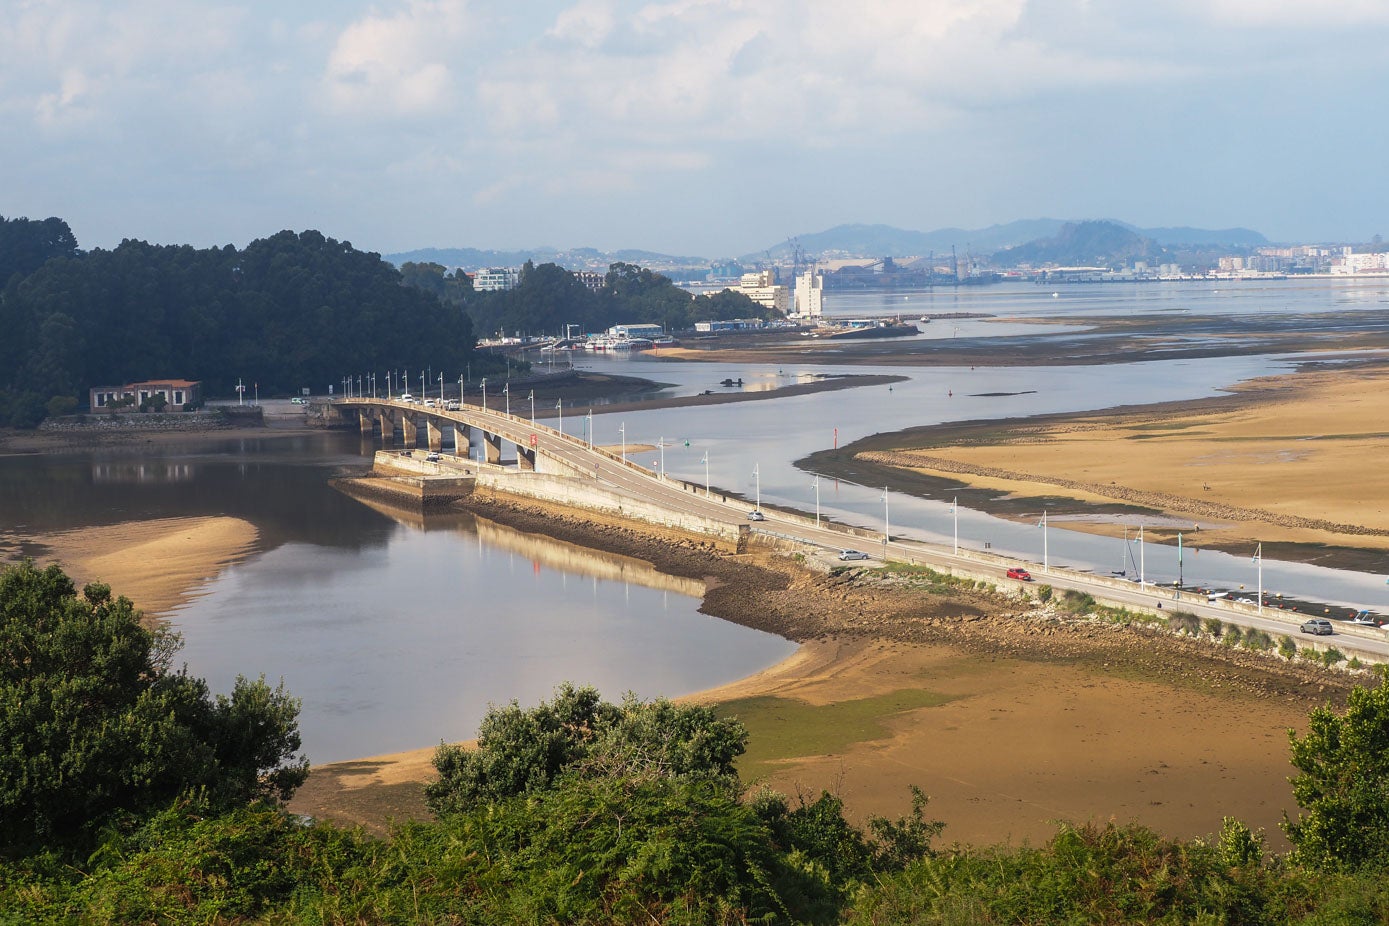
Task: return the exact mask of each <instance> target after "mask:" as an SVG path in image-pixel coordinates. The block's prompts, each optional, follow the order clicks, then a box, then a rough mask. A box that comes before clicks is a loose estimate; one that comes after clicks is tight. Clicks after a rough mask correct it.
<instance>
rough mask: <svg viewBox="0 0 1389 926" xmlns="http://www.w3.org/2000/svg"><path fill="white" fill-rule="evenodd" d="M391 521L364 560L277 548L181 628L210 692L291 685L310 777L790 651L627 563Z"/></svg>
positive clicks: (222, 585) (728, 674)
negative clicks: (498, 707) (584, 697)
mask: <svg viewBox="0 0 1389 926" xmlns="http://www.w3.org/2000/svg"><path fill="white" fill-rule="evenodd" d="M392 520H393V521H395V522H397V524H398V525H399V526H398V527H397V529H395V530H393V531H391V532H389V534H388V535H387V537H386V540H385V542H384V543H382V544H379V545H375V546H372V547H370V548H364V549H361V550H359V551H356V552H352V551H347V550H342V549H332V548H328V547H324V546H317V545H311V544H305V543H289V544H285V545H283V546H281V547H279V548H277V549H275V550H273V551H271V552H269V553H266V554H264V555H262V556H260V557H257V558H256V559H255V560H252V561H250V562H247V563H244V564H242V565H240V566H236V567H233V568H232V569H230V570H228V571H227V572H225V573H224V574H223V575H222V576H220V577H219V578H217V579H216V580H214V581H213V582H212V583H211V584H210V585H209V586H208V588H207V589H206V594H205V595H204V596H202V597H201V598H199V599H198V600H197V601H195V602H192V603H190V604H189V605H188V606H186V607H184V608H181V609H179V610H178V611H177V612H175V614H174V615H173V620H174V623H175V624H176V625H177V626H178V628H179V629H180V630H181V631H182V632H183V633H184V636H185V639H186V641H187V646H186V648H185V650H184V657H185V658H186V659H187V661H188V663H189V665H190V667H192V668H193V670H194V671H196V672H199V673H200V674H205V675H207V676H208V677H209V680H210V681H211V682H212V683H213V685H214V686H215V687H217V688H219V689H225V688H227V687H228V686H230V684H231V682H232V679H233V678H234V676H235V674H236V672H237V671H245V670H246V669H247V667H253V668H254V671H257V672H264V673H265V674H266V675H267V676H268V677H269V678H271V679H272V680H276V679H279V678H283V679H284V681H285V684H286V686H287V687H288V689H289V690H290V691H291V692H293V693H294V695H295V696H296V697H299V698H302V699H303V702H304V706H303V714H302V718H303V719H302V726H303V730H304V738H305V748H306V749H307V750H308V752H309V754H310V756H311V758H312V759H313V760H314V761H315V762H324V761H333V760H337V759H345V758H351V757H354V756H362V755H368V754H376V753H382V752H391V751H395V750H401V749H409V748H416V747H420V746H427V745H430V744H432V743H437V742H439V741H440V740H441V739H449V740H453V739H464V738H468V737H471V736H472V735H473V734H474V732H475V731H476V727H477V723H478V722H479V721H480V720H481V718H482V715H483V712H484V711H485V709H486V706H487V704H488V703H489V702H506V701H509V700H511V699H517V700H520V701H522V702H532V701H535V700H538V699H539V698H542V697H545V696H547V695H548V694H549V692H550V690H551V689H552V688H553V686H554V685H555V684H557V683H558V682H560V681H563V680H566V679H570V680H574V681H576V682H583V683H591V684H595V685H597V686H598V687H599V688H600V689H601V690H602V691H604V692H605V694H607V695H609V696H611V697H616V696H618V695H619V694H621V693H622V692H623V691H626V690H632V691H635V692H637V693H638V694H640V695H643V696H647V697H650V696H655V695H672V696H673V695H679V694H683V693H687V692H690V691H695V690H699V689H702V688H706V687H710V686H713V685H718V684H722V683H724V682H728V681H732V680H734V679H737V678H741V677H743V676H745V675H748V674H750V673H752V672H755V671H757V670H758V669H761V668H764V667H765V666H767V665H769V664H771V663H773V662H775V661H777V660H778V659H780V658H782V657H783V656H785V655H789V653H790V652H791V650H793V649H794V646H793V645H792V644H790V643H788V642H786V641H784V640H782V639H780V638H778V637H775V636H772V635H770V634H764V633H759V632H756V631H751V630H747V629H746V628H743V627H738V626H736V625H733V624H728V623H725V622H723V621H719V620H716V619H713V618H709V617H706V616H704V615H701V614H699V613H698V608H699V604H700V598H699V597H698V596H699V595H701V594H702V591H703V589H702V585H701V583H698V582H694V581H691V580H688V579H679V578H673V577H670V576H664V575H662V574H660V573H658V572H656V571H655V570H654V569H652V568H651V567H650V566H648V565H646V564H644V563H640V562H637V561H635V560H631V559H628V558H625V557H619V556H612V555H609V554H604V553H600V552H597V551H593V550H588V549H585V548H582V547H576V546H573V545H571V544H567V543H563V542H561V541H556V540H553V539H551V538H546V537H538V536H536V535H531V534H525V533H521V532H519V531H514V530H511V529H510V528H506V527H503V526H501V525H498V524H495V523H492V522H488V521H485V520H479V519H475V518H473V517H472V516H470V515H466V514H451V515H446V516H443V517H442V518H434V517H423V518H421V517H420V516H418V515H408V514H405V513H403V512H396V513H395V515H393V516H392Z"/></svg>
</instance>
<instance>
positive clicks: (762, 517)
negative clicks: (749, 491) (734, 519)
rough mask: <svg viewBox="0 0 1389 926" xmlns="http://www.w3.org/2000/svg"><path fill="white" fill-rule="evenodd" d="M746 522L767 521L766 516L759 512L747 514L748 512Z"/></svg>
mask: <svg viewBox="0 0 1389 926" xmlns="http://www.w3.org/2000/svg"><path fill="white" fill-rule="evenodd" d="M748 520H749V521H765V520H767V516H766V515H765V514H763V513H762V512H760V511H749V512H748Z"/></svg>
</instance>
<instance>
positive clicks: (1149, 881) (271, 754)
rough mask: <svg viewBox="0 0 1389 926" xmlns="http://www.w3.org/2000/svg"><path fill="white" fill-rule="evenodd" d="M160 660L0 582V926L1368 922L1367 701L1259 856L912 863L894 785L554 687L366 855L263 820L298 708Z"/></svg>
mask: <svg viewBox="0 0 1389 926" xmlns="http://www.w3.org/2000/svg"><path fill="white" fill-rule="evenodd" d="M173 642H174V641H173V640H172V638H170V637H168V636H167V635H162V634H157V633H150V632H149V631H146V630H144V629H143V628H141V627H140V626H139V623H138V615H137V614H136V613H135V612H134V610H133V609H132V608H131V606H130V602H129V601H127V600H125V599H123V598H114V597H113V596H112V594H111V591H110V589H109V588H106V587H105V586H99V585H90V586H88V587H87V588H86V589H84V590H83V593H82V594H81V595H80V596H79V595H78V594H77V593H76V591H75V589H74V588H73V586H72V583H71V582H70V581H69V580H68V579H67V577H66V576H65V575H63V573H62V572H61V570H59V569H58V568H57V567H50V568H48V569H45V570H39V569H37V568H35V567H34V566H33V565H31V564H28V563H24V564H20V565H19V566H15V567H10V568H8V569H0V743H2V744H3V748H0V923H3V924H8V923H25V924H32V923H38V924H58V923H63V924H67V923H112V922H120V923H124V922H130V923H161V924H165V923H167V924H183V923H187V924H194V923H200V924H201V923H215V924H219V923H224V924H230V923H262V924H306V926H307V924H314V926H319V924H324V923H399V924H421V923H423V924H465V923H476V924H535V923H575V924H611V923H619V924H621V923H631V924H636V923H643V924H650V923H657V924H739V923H754V922H755V923H767V924H790V923H807V924H831V923H844V924H850V926H870V924H873V926H878V924H921V926H927V924H933V926H934V924H974V923H978V924H1002V923H1016V924H1039V926H1040V924H1051V923H1077V924H1080V923H1096V924H1127V923H1133V924H1139V923H1142V924H1149V923H1170V924H1174V926H1175V924H1186V923H1210V924H1225V926H1261V924H1269V926H1272V924H1284V923H1303V924H1368V923H1383V922H1389V883H1387V882H1386V881H1385V879H1384V877H1383V869H1384V864H1385V861H1386V860H1389V786H1386V781H1389V687H1387V686H1386V685H1384V684H1381V685H1380V686H1379V687H1377V688H1358V689H1355V690H1353V691H1352V693H1351V695H1350V698H1349V701H1348V705H1347V708H1346V710H1345V711H1344V712H1343V713H1340V714H1338V713H1335V712H1333V711H1332V710H1330V709H1319V710H1317V711H1314V712H1313V715H1312V718H1311V723H1310V725H1309V728H1308V732H1307V733H1306V734H1305V735H1303V736H1297V735H1296V734H1292V735H1291V736H1290V738H1291V744H1292V763H1293V766H1294V767H1295V768H1296V769H1297V771H1298V775H1297V776H1296V777H1295V778H1294V779H1293V790H1294V795H1295V796H1296V798H1297V800H1298V803H1299V805H1300V806H1301V808H1302V813H1301V814H1300V815H1299V816H1298V818H1297V819H1296V820H1286V821H1285V823H1284V825H1283V828H1284V830H1285V832H1286V833H1287V835H1288V839H1289V841H1290V842H1291V843H1292V846H1293V849H1292V851H1291V852H1290V853H1287V854H1284V855H1280V854H1275V853H1271V852H1269V851H1268V849H1267V848H1266V846H1265V844H1264V838H1263V835H1262V834H1261V833H1255V832H1251V831H1250V829H1249V828H1248V827H1247V826H1245V825H1244V824H1242V823H1240V822H1239V821H1237V820H1233V819H1228V818H1227V819H1226V820H1225V821H1224V822H1223V825H1222V826H1221V829H1220V831H1219V832H1218V833H1217V834H1215V835H1213V836H1212V837H1210V838H1207V839H1195V840H1173V839H1166V838H1163V837H1161V836H1159V835H1157V834H1155V833H1153V832H1152V831H1151V830H1148V829H1146V828H1144V827H1141V826H1137V825H1117V824H1114V823H1110V824H1108V825H1104V826H1095V825H1085V826H1071V825H1067V824H1061V825H1060V826H1059V827H1058V832H1057V834H1056V836H1054V837H1053V838H1052V839H1051V840H1049V841H1048V842H1047V843H1046V844H1045V845H1042V846H1036V847H1032V846H1023V847H1016V846H984V847H974V848H970V847H954V848H940V847H938V846H936V845H935V843H936V841H937V840H938V838H939V836H940V834H941V830H942V824H941V823H939V822H935V821H930V820H927V819H925V816H924V808H925V798H924V796H923V795H921V794H920V793H919V792H918V793H917V794H916V798H915V800H914V801H913V811H912V813H911V814H909V815H908V816H906V817H903V818H900V819H898V820H888V819H881V818H880V819H874V820H871V821H869V822H868V824H867V826H866V827H864V828H859V827H856V826H854V825H852V824H851V823H849V822H848V821H847V820H846V818H845V816H844V808H843V805H842V804H841V802H840V801H839V800H838V799H837V798H835V797H834V796H832V795H830V794H827V793H822V794H820V795H819V796H815V797H813V798H808V797H802V798H799V799H797V800H795V801H790V800H788V799H786V798H785V797H783V796H781V795H779V794H777V793H775V792H772V791H768V790H765V789H763V790H753V791H751V793H750V792H749V788H748V785H747V783H746V782H743V781H741V780H740V779H739V776H738V773H737V770H736V759H737V758H738V756H739V755H741V754H742V753H743V751H744V749H745V746H746V743H747V731H746V729H745V728H744V727H743V725H742V724H741V723H739V722H738V721H737V720H736V719H733V718H727V717H721V716H719V715H718V713H716V712H715V711H714V710H712V709H710V708H708V707H701V706H689V705H676V704H672V703H670V702H668V701H664V700H657V701H653V702H644V701H639V700H637V699H635V698H630V697H629V698H628V699H626V700H624V701H623V702H621V703H620V704H612V703H607V702H604V701H603V700H602V699H601V698H600V697H599V696H598V693H597V692H596V691H594V690H593V689H591V688H576V687H573V686H570V685H565V686H562V687H561V688H559V689H558V690H557V692H556V694H555V697H554V698H553V699H552V700H550V701H547V702H542V703H541V704H540V705H538V706H536V707H534V708H521V707H520V706H519V705H516V704H514V703H513V704H511V705H509V706H505V707H501V708H493V709H492V710H491V711H489V713H488V715H487V717H486V719H485V720H484V721H483V724H482V728H481V730H480V736H479V740H478V746H477V748H476V749H474V750H461V749H457V748H454V747H449V746H444V747H441V748H440V749H439V751H438V752H437V753H436V756H435V766H436V768H437V769H438V770H439V772H440V776H439V780H438V782H437V783H436V784H435V785H433V786H431V787H430V788H429V789H428V799H429V803H430V806H431V807H432V809H433V810H434V811H435V813H436V814H437V815H438V818H437V819H436V820H433V821H427V822H414V823H406V824H403V825H400V826H398V827H397V828H396V829H395V830H394V831H393V832H392V833H391V835H390V836H389V837H386V838H379V837H375V836H371V835H368V834H366V833H364V832H362V831H360V830H345V829H341V828H339V827H336V826H333V825H331V824H325V823H315V822H310V821H305V820H302V819H299V818H296V817H294V816H293V815H291V814H288V813H286V812H285V811H284V810H283V808H282V806H281V805H280V804H279V803H278V801H279V800H281V799H283V798H284V797H285V796H286V795H287V794H288V793H289V792H290V791H292V790H293V789H294V787H295V786H297V785H298V784H299V783H300V782H301V781H302V780H303V773H304V763H303V760H302V759H301V758H298V757H296V756H295V752H296V751H297V749H298V734H297V725H296V713H297V709H298V705H297V704H296V703H295V702H294V701H292V699H289V698H288V697H287V696H286V695H285V694H284V693H283V692H280V691H273V690H271V689H269V688H268V687H267V686H265V684H264V683H263V682H256V683H246V682H240V683H238V685H237V689H236V691H235V692H234V693H233V694H232V696H231V697H230V698H225V697H219V698H216V699H213V698H210V697H209V696H208V694H207V691H206V687H205V685H204V684H203V683H202V682H201V680H198V679H193V678H190V677H188V676H187V675H186V674H185V673H182V672H176V671H173V670H171V668H170V665H171V660H172V656H173V653H174V647H173V645H172V643H173Z"/></svg>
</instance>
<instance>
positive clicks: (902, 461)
mask: <svg viewBox="0 0 1389 926" xmlns="http://www.w3.org/2000/svg"><path fill="white" fill-rule="evenodd" d="M1386 387H1389V364H1385V363H1383V362H1382V361H1380V362H1376V363H1369V364H1360V365H1354V366H1349V367H1346V368H1334V369H1327V368H1312V369H1307V370H1303V371H1301V372H1298V373H1293V374H1289V375H1286V376H1279V377H1268V378H1261V379H1256V380H1251V381H1249V382H1246V383H1244V384H1241V385H1240V386H1238V387H1235V389H1234V390H1233V391H1232V393H1231V395H1229V396H1227V397H1223V398H1220V399H1215V400H1203V401H1199V402H1192V403H1174V404H1171V405H1164V406H1154V407H1150V408H1142V407H1139V408H1131V409H1123V410H1116V411H1109V412H1098V413H1088V414H1080V415H1065V416H1051V417H1048V418H1045V419H1041V420H1037V419H1032V420H1027V421H1023V420H1017V421H1006V422H976V423H965V424H953V425H942V426H939V427H932V428H921V429H914V430H912V431H908V432H902V433H900V434H897V435H877V436H876V437H874V438H871V439H870V440H869V441H864V442H860V444H859V445H855V446H851V447H848V448H845V452H846V454H847V455H848V456H850V457H851V458H852V459H854V460H855V461H856V462H857V463H859V464H867V465H875V466H878V467H883V468H887V469H897V470H904V471H909V472H913V473H916V474H919V475H922V476H926V477H934V478H939V479H947V480H950V481H952V482H954V483H956V484H958V483H961V482H963V483H965V484H966V485H968V486H970V487H972V488H974V489H978V490H982V491H984V492H986V493H989V494H991V495H993V496H994V497H995V498H996V499H999V500H1000V502H999V503H998V504H995V505H993V506H992V507H993V509H994V511H995V513H999V514H1002V515H1003V516H1007V515H1008V513H1009V512H1008V510H1007V509H1008V505H1007V504H1006V501H1007V499H1010V498H1011V499H1021V498H1033V499H1035V498H1038V497H1047V498H1048V499H1055V498H1058V497H1060V498H1066V499H1070V500H1072V501H1073V502H1075V503H1076V504H1075V505H1074V506H1073V507H1072V508H1070V509H1069V510H1068V514H1069V515H1070V517H1069V518H1068V524H1067V526H1068V527H1069V528H1073V529H1078V530H1088V531H1091V532H1095V533H1104V534H1115V533H1116V532H1117V531H1118V530H1119V529H1120V528H1119V527H1118V526H1117V525H1116V524H1114V523H1112V521H1111V520H1110V519H1106V518H1104V517H1101V516H1100V515H1103V514H1105V513H1108V512H1112V511H1114V510H1116V509H1115V506H1119V507H1120V508H1123V507H1128V508H1131V509H1133V510H1136V511H1153V512H1160V513H1162V514H1164V515H1168V516H1170V517H1172V518H1175V519H1180V520H1182V521H1189V522H1190V524H1189V525H1188V526H1187V527H1186V528H1185V529H1186V530H1187V532H1188V533H1187V536H1186V539H1187V542H1188V543H1192V544H1199V545H1200V546H1206V547H1212V548H1220V549H1248V550H1252V549H1253V547H1254V544H1255V543H1257V542H1263V543H1265V544H1269V545H1270V547H1272V545H1279V546H1280V548H1281V549H1280V553H1279V555H1280V556H1281V557H1287V556H1288V554H1289V553H1290V552H1291V553H1293V555H1294V556H1296V552H1295V548H1297V547H1301V548H1302V555H1300V556H1296V558H1300V559H1309V560H1317V561H1321V562H1328V561H1330V559H1329V557H1331V556H1334V553H1333V554H1328V553H1327V550H1328V549H1333V548H1342V549H1359V550H1362V551H1383V550H1385V549H1389V494H1386V493H1385V492H1384V491H1383V490H1382V480H1381V479H1380V477H1379V471H1380V470H1381V468H1382V464H1381V462H1380V461H1381V460H1382V459H1383V458H1384V455H1385V453H1386V451H1389V426H1386V423H1385V422H1386V419H1385V417H1384V415H1383V413H1382V410H1381V406H1382V403H1383V396H1384V393H1385V389H1386ZM983 507H986V508H987V507H989V506H988V505H985V506H983ZM1087 513H1088V514H1089V515H1091V517H1090V518H1087ZM1196 528H1199V533H1192V531H1193V530H1194V529H1196ZM1175 530H1176V528H1171V527H1169V528H1168V529H1167V530H1166V531H1165V533H1168V534H1174V533H1175ZM1153 534H1154V539H1162V537H1163V536H1164V530H1163V529H1161V528H1158V529H1155V530H1154V531H1153ZM1356 559H1357V558H1356V557H1353V556H1351V557H1347V556H1342V557H1341V561H1342V562H1343V563H1344V564H1345V565H1349V566H1352V567H1356V566H1363V563H1359V562H1355V561H1354V560H1356Z"/></svg>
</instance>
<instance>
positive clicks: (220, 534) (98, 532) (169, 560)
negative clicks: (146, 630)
mask: <svg viewBox="0 0 1389 926" xmlns="http://www.w3.org/2000/svg"><path fill="white" fill-rule="evenodd" d="M257 537H258V534H257V531H256V528H255V527H254V526H253V525H252V524H250V523H249V522H247V521H243V520H241V519H240V518H230V517H204V518H161V519H157V520H152V521H124V522H121V523H118V524H110V525H102V526H97V527H83V528H78V529H76V530H68V531H60V532H55V533H51V534H43V535H39V536H31V537H25V538H23V545H24V549H25V550H26V552H30V553H32V554H34V559H35V560H36V561H37V562H39V563H40V564H43V563H46V562H50V561H56V562H58V563H59V564H60V565H61V566H62V567H63V569H64V571H66V572H67V574H68V575H69V576H70V577H71V578H72V580H73V582H74V584H76V585H77V587H78V588H81V587H82V586H83V585H85V584H87V583H88V582H104V583H106V584H107V585H109V586H111V589H112V591H114V592H115V593H116V594H118V595H124V596H125V597H127V598H129V599H130V600H131V601H132V602H134V604H135V606H136V607H137V608H139V609H141V610H142V611H144V612H145V614H146V615H147V616H156V615H161V614H166V613H168V612H169V611H171V610H173V609H174V608H176V607H178V606H179V605H181V604H184V603H185V602H187V601H189V600H190V599H191V598H193V597H194V596H196V595H197V593H198V589H199V588H201V587H202V586H203V585H204V584H206V582H207V581H208V580H210V579H212V578H214V577H215V576H216V575H217V573H218V572H220V571H221V570H222V569H223V568H224V567H225V566H227V565H228V564H230V563H232V562H235V561H236V560H238V559H241V558H242V557H244V556H246V555H248V554H250V553H251V552H253V551H254V550H255V547H256V541H257ZM0 539H3V540H10V541H14V540H15V539H16V538H14V537H12V536H11V537H4V538H0ZM5 546H10V544H5Z"/></svg>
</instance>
